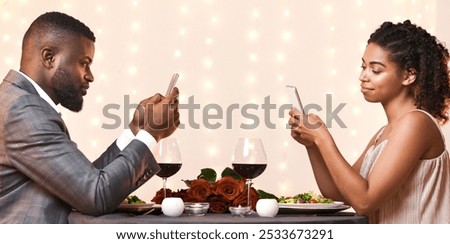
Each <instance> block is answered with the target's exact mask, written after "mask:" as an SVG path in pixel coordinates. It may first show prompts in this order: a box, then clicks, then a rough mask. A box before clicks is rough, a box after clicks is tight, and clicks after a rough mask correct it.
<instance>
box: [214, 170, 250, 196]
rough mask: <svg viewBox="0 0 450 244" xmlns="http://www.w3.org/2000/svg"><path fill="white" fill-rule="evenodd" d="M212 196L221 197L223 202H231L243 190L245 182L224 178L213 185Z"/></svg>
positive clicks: (228, 177)
mask: <svg viewBox="0 0 450 244" xmlns="http://www.w3.org/2000/svg"><path fill="white" fill-rule="evenodd" d="M214 186H215V187H214V194H216V195H219V196H222V198H223V199H224V200H225V201H228V202H231V201H233V200H234V199H235V198H236V197H237V196H239V194H240V193H241V192H242V191H243V190H244V187H245V180H239V181H238V180H236V179H234V178H233V177H231V176H224V177H222V178H221V179H220V180H218V181H217V182H216V183H215V184H214Z"/></svg>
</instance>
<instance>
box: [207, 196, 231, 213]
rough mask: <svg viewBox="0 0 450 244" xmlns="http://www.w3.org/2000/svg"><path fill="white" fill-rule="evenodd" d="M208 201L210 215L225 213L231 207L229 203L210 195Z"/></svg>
mask: <svg viewBox="0 0 450 244" xmlns="http://www.w3.org/2000/svg"><path fill="white" fill-rule="evenodd" d="M207 201H208V202H209V212H210V213H224V212H225V211H227V210H228V207H229V206H230V203H229V202H228V201H226V200H225V199H223V198H221V197H220V196H217V195H210V196H209V197H208V199H207Z"/></svg>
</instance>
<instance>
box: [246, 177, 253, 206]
mask: <svg viewBox="0 0 450 244" xmlns="http://www.w3.org/2000/svg"><path fill="white" fill-rule="evenodd" d="M251 183H252V180H251V179H247V205H248V206H249V207H250V209H252V204H251V202H250V186H251Z"/></svg>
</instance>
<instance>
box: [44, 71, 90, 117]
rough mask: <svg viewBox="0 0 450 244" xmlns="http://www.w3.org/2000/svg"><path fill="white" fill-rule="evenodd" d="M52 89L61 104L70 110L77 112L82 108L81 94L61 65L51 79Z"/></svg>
mask: <svg viewBox="0 0 450 244" xmlns="http://www.w3.org/2000/svg"><path fill="white" fill-rule="evenodd" d="M51 82H52V84H53V85H54V86H53V90H54V92H55V95H56V97H57V99H58V101H59V102H60V103H61V105H62V106H63V107H65V108H67V109H69V110H71V111H74V112H79V111H80V110H81V109H82V108H83V96H81V93H80V89H78V88H77V87H75V83H76V82H75V81H74V80H73V78H72V77H71V76H70V74H69V73H68V72H66V71H65V70H64V69H63V68H62V67H61V66H59V67H58V69H57V70H56V72H55V75H53V77H52V79H51Z"/></svg>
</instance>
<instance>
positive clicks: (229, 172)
mask: <svg viewBox="0 0 450 244" xmlns="http://www.w3.org/2000/svg"><path fill="white" fill-rule="evenodd" d="M224 176H231V177H233V178H235V179H236V180H241V179H242V177H241V176H239V175H238V174H237V173H236V171H234V170H233V169H231V168H230V167H226V168H225V169H224V170H223V171H222V177H224Z"/></svg>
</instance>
